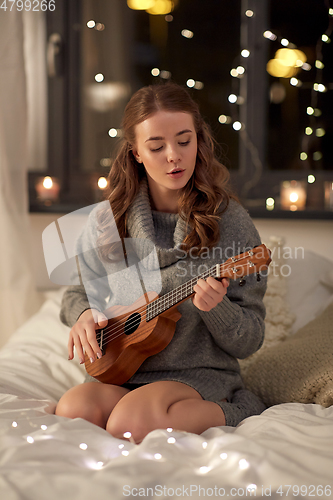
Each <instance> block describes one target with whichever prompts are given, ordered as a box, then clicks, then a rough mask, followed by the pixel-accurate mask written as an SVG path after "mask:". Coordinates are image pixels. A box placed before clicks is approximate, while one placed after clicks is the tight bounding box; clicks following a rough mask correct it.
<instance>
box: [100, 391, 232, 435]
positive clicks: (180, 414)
mask: <svg viewBox="0 0 333 500" xmlns="http://www.w3.org/2000/svg"><path fill="white" fill-rule="evenodd" d="M220 425H225V417H224V413H223V411H222V409H221V407H220V406H219V405H217V404H216V403H213V402H212V401H205V400H203V399H202V397H201V396H200V394H199V393H198V392H197V391H196V390H195V389H193V388H192V387H189V386H188V385H186V384H183V383H181V382H174V381H161V382H153V383H151V384H147V385H144V386H142V387H140V388H138V389H135V390H134V391H132V392H130V393H128V394H126V395H125V396H124V397H123V398H121V399H120V400H119V402H118V403H117V405H116V406H115V407H114V409H113V411H112V413H111V414H110V417H109V419H108V421H107V424H106V430H107V431H108V432H109V433H110V434H112V435H113V436H114V437H118V438H122V437H123V435H124V433H125V432H128V431H129V432H131V435H132V438H133V439H134V441H135V442H137V443H139V442H141V441H142V439H143V438H144V437H145V436H146V435H147V434H148V433H149V432H150V431H152V430H154V429H166V428H168V427H172V428H174V429H178V430H183V431H187V432H193V433H195V434H201V433H202V432H204V431H205V430H206V429H208V428H209V427H215V426H220Z"/></svg>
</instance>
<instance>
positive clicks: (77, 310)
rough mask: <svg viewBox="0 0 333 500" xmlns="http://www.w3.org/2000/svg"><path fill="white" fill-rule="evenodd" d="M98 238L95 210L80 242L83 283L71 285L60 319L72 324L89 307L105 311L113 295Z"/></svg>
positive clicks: (78, 258) (78, 244) (79, 262)
mask: <svg viewBox="0 0 333 500" xmlns="http://www.w3.org/2000/svg"><path fill="white" fill-rule="evenodd" d="M97 237H98V232H97V221H96V213H95V211H93V212H92V213H91V214H90V216H89V219H88V222H87V224H86V226H85V227H84V229H83V231H82V233H81V235H80V236H79V238H78V240H77V243H76V255H77V261H78V266H79V273H80V279H81V285H72V286H69V287H67V289H66V290H65V292H64V295H63V298H62V303H61V309H60V319H61V321H62V322H63V323H64V324H65V325H67V326H70V327H72V326H73V325H74V324H75V323H76V321H77V320H78V318H79V316H80V315H81V314H82V313H83V312H84V311H85V310H87V309H98V310H100V311H103V310H104V309H105V307H106V303H107V298H108V297H109V295H110V287H109V283H108V276H107V271H106V269H105V266H104V264H103V262H102V260H101V258H100V256H99V253H98V247H97Z"/></svg>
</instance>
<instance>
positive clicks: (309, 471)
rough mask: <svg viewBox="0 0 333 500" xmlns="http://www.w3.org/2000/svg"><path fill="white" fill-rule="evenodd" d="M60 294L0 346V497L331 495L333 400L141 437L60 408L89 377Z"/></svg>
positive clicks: (11, 499)
mask: <svg viewBox="0 0 333 500" xmlns="http://www.w3.org/2000/svg"><path fill="white" fill-rule="evenodd" d="M61 294H62V291H59V292H52V293H51V294H49V296H48V298H47V300H46V302H45V303H44V305H43V307H42V309H41V310H40V311H39V313H37V314H36V315H35V316H33V317H32V318H31V319H30V320H29V321H28V322H27V323H26V324H25V325H23V326H22V327H21V328H20V329H19V330H18V331H17V332H16V333H15V334H14V336H13V337H12V338H11V340H10V341H9V343H8V344H7V345H6V346H5V348H4V349H2V351H1V352H0V498H1V500H21V499H27V500H44V499H45V500H59V499H62V500H67V499H68V500H76V499H77V500H79V499H80V500H85V499H88V498H89V499H90V498H97V499H99V500H104V499H105V500H106V499H108V500H109V499H110V500H111V499H112V500H117V499H123V498H126V497H129V498H133V497H139V496H140V497H144V498H178V497H180V498H183V497H184V498H187V497H188V498H203V497H204V498H205V497H212V498H220V497H228V496H229V497H231V498H232V497H233V498H243V497H249V496H255V497H258V498H265V497H270V498H273V499H281V498H308V499H312V498H315V499H317V498H323V499H327V498H333V493H332V490H333V472H332V471H333V407H330V408H323V407H321V406H319V405H315V404H308V405H304V404H299V403H288V404H282V405H278V406H274V407H271V408H268V409H267V410H266V411H265V412H264V413H262V414H261V415H260V416H253V417H250V418H248V419H246V420H244V421H243V422H242V423H241V424H240V425H239V426H238V427H237V428H232V427H219V428H211V429H209V430H208V431H206V432H205V433H203V434H202V435H201V436H197V435H194V434H190V433H185V432H177V431H173V430H170V432H169V431H167V430H156V431H154V432H152V433H150V434H149V435H148V436H147V437H146V438H145V439H144V440H143V442H142V443H141V444H140V445H134V444H131V443H129V442H127V441H122V440H119V439H115V438H113V437H112V436H110V435H109V434H108V433H107V432H106V431H104V430H103V429H101V428H99V427H97V426H95V425H92V424H90V423H89V422H86V421H84V420H82V419H75V420H70V419H66V418H63V417H57V416H55V415H54V414H53V411H54V408H55V404H56V401H57V400H58V399H59V398H60V396H61V395H62V394H63V393H64V392H65V391H66V390H67V389H68V388H69V387H71V386H73V385H75V384H78V383H80V382H82V381H83V378H84V368H83V367H81V366H80V365H79V364H78V363H77V361H71V362H69V361H67V347H66V346H67V339H68V330H69V329H68V328H67V327H65V326H64V325H62V324H61V323H60V321H59V319H58V318H59V309H60V300H61ZM318 307H319V306H318ZM312 313H313V311H311V314H312Z"/></svg>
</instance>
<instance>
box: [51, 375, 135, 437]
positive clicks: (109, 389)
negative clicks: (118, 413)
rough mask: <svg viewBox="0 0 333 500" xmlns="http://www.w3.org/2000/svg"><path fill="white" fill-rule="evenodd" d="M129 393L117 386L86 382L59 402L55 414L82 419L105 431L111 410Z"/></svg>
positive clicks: (73, 389)
mask: <svg viewBox="0 0 333 500" xmlns="http://www.w3.org/2000/svg"><path fill="white" fill-rule="evenodd" d="M128 392H129V391H128V389H125V388H124V387H118V386H117V385H110V384H101V383H97V382H87V383H85V384H80V385H77V386H75V387H72V388H71V389H69V391H67V392H66V393H65V394H64V395H63V396H62V397H61V399H60V400H59V402H58V404H57V407H56V410H55V414H56V415H60V416H63V417H68V418H78V417H79V418H84V419H85V420H88V421H89V422H92V423H93V424H96V425H98V426H100V427H103V428H104V429H105V427H106V423H107V421H108V418H109V416H110V413H111V412H112V410H113V408H114V407H115V406H116V404H117V403H118V402H119V401H120V399H121V398H122V397H123V396H125V394H127V393H128Z"/></svg>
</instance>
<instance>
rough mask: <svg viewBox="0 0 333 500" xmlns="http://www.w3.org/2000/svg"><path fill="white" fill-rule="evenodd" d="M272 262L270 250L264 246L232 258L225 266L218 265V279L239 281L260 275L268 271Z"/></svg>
mask: <svg viewBox="0 0 333 500" xmlns="http://www.w3.org/2000/svg"><path fill="white" fill-rule="evenodd" d="M271 260H272V259H271V252H270V250H269V249H268V248H267V247H266V246H265V245H264V244H262V245H259V246H257V247H254V248H252V249H251V250H248V251H246V252H243V253H241V254H239V255H237V256H235V257H230V259H228V260H227V261H226V262H224V264H221V265H218V266H217V268H218V277H219V278H231V279H237V278H241V277H242V276H247V275H249V274H253V273H260V272H261V271H266V270H267V269H268V266H269V264H270V262H271Z"/></svg>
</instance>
